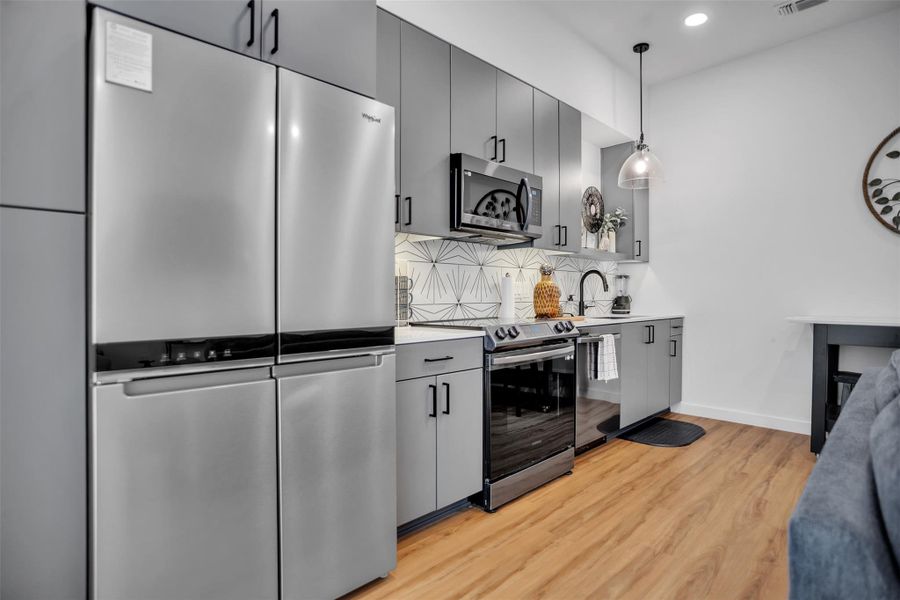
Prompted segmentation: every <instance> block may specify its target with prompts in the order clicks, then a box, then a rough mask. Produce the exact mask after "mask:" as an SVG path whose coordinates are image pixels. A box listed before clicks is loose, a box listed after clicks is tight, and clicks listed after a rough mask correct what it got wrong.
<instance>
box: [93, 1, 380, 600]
mask: <svg viewBox="0 0 900 600" xmlns="http://www.w3.org/2000/svg"><path fill="white" fill-rule="evenodd" d="M90 53H91V56H90V60H91V75H90V77H91V81H90V102H91V120H90V156H91V163H90V198H91V207H90V211H91V212H90V223H91V225H90V235H91V245H90V246H91V270H92V277H91V323H92V326H91V330H92V357H93V362H94V364H93V373H92V384H93V390H92V399H91V411H92V417H91V427H92V431H91V453H92V467H91V470H92V478H91V486H92V502H91V517H92V526H91V559H92V568H91V585H92V590H93V595H94V596H95V597H97V598H115V599H117V600H118V599H125V598H142V599H143V598H191V599H202V598H216V599H221V598H241V599H246V598H254V599H256V598H276V597H279V593H280V597H281V598H284V599H294V598H324V597H336V596H339V595H341V594H344V593H346V592H348V591H350V590H352V589H354V588H356V587H358V586H360V585H362V584H364V583H366V582H368V581H370V580H372V579H374V578H376V577H379V576H382V575H385V574H387V573H388V572H389V571H390V570H391V569H392V568H393V567H394V565H395V564H396V472H395V471H396V467H395V460H396V452H395V447H396V437H395V436H396V421H395V418H396V417H395V391H394V385H395V384H394V379H395V376H394V371H395V370H394V346H393V343H394V337H393V323H394V315H393V287H392V286H393V277H392V275H393V232H394V229H393V172H394V169H393V157H394V152H393V139H394V115H393V109H392V108H390V107H387V106H384V105H382V104H379V103H377V102H375V101H373V100H371V99H368V98H364V97H361V96H358V95H355V94H352V93H350V92H347V91H344V90H342V89H339V88H336V87H333V86H330V85H328V84H326V83H323V82H320V81H317V80H314V79H311V78H308V77H304V76H301V75H298V74H296V73H292V72H290V71H287V70H284V69H280V68H279V69H276V68H274V67H272V66H270V65H267V64H265V63H263V62H260V61H256V60H254V59H251V58H248V57H245V56H242V55H238V54H236V53H232V52H228V51H225V50H222V49H218V48H215V47H213V46H209V45H206V44H203V43H201V42H197V41H195V40H191V39H189V38H185V37H182V36H179V35H176V34H173V33H171V32H168V31H166V30H162V29H158V28H155V27H152V26H148V25H146V24H144V23H141V22H138V21H134V20H131V19H128V18H125V17H121V16H119V15H116V14H114V13H111V12H107V11H104V10H102V9H94V10H93V14H92V29H91V39H90ZM276 107H277V108H276ZM276 111H277V114H276ZM276 184H277V185H276ZM276 189H277V194H276ZM276 213H277V214H276ZM276 222H277V226H276ZM276 234H277V235H276ZM276 257H277V260H276Z"/></svg>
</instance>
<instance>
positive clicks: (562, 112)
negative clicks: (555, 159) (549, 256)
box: [557, 102, 583, 252]
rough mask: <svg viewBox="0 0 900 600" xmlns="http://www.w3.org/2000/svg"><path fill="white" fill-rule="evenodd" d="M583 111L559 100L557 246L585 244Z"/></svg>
mask: <svg viewBox="0 0 900 600" xmlns="http://www.w3.org/2000/svg"><path fill="white" fill-rule="evenodd" d="M582 191H583V190H582V185H581V112H580V111H578V110H576V109H574V108H572V107H571V106H569V105H568V104H565V103H563V102H560V103H559V224H560V228H561V230H562V240H561V241H560V245H559V247H558V248H557V249H558V250H566V251H569V252H577V251H578V250H579V249H580V248H581V194H582Z"/></svg>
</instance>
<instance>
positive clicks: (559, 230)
mask: <svg viewBox="0 0 900 600" xmlns="http://www.w3.org/2000/svg"><path fill="white" fill-rule="evenodd" d="M553 229H555V230H556V241H554V242H553V245H554V246H559V243H560V240H562V227H561V226H560V225H554V226H553Z"/></svg>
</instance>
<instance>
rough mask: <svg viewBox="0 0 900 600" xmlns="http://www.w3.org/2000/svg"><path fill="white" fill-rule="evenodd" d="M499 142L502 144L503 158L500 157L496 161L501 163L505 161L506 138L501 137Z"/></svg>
mask: <svg viewBox="0 0 900 600" xmlns="http://www.w3.org/2000/svg"><path fill="white" fill-rule="evenodd" d="M500 143H501V144H503V158H501V159H500V160H498V161H497V162H502V163H504V162H506V138H502V139H501V140H500Z"/></svg>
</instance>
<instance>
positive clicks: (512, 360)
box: [491, 344, 575, 368]
mask: <svg viewBox="0 0 900 600" xmlns="http://www.w3.org/2000/svg"><path fill="white" fill-rule="evenodd" d="M574 351H575V348H574V347H573V346H571V345H568V344H567V345H566V347H565V348H556V349H554V350H544V351H542V352H530V353H528V354H516V355H515V356H499V357H493V356H492V357H491V368H493V367H503V366H512V365H521V364H525V363H530V362H534V361H536V360H544V359H548V358H562V357H564V356H569V355H571V354H572V353H573V352H574Z"/></svg>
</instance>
